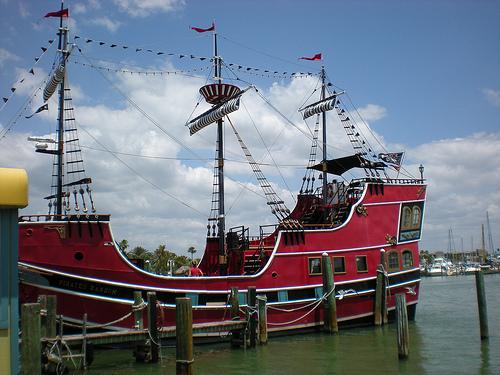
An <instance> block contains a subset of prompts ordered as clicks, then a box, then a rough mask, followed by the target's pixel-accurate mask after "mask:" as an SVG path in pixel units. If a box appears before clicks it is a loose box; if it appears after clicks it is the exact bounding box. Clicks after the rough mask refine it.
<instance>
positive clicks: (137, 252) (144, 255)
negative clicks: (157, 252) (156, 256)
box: [127, 246, 151, 260]
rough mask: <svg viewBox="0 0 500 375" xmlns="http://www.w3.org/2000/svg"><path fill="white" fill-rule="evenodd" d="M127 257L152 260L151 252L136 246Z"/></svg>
mask: <svg viewBox="0 0 500 375" xmlns="http://www.w3.org/2000/svg"><path fill="white" fill-rule="evenodd" d="M127 257H128V258H130V259H143V260H150V259H151V252H149V251H148V250H146V249H145V248H143V247H142V246H136V247H134V248H133V249H132V250H130V251H129V252H127Z"/></svg>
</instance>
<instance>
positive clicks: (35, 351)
mask: <svg viewBox="0 0 500 375" xmlns="http://www.w3.org/2000/svg"><path fill="white" fill-rule="evenodd" d="M21 327H22V335H21V337H22V345H21V374H22V375H34V374H41V372H42V358H41V351H42V348H41V341H40V338H41V323H40V304H39V303H25V304H23V305H22V307H21Z"/></svg>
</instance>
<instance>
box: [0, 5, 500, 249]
mask: <svg viewBox="0 0 500 375" xmlns="http://www.w3.org/2000/svg"><path fill="white" fill-rule="evenodd" d="M65 6H67V7H69V9H70V18H69V27H70V29H71V33H70V40H71V41H73V38H74V37H75V36H79V37H80V38H78V39H76V40H75V42H76V44H77V45H78V47H79V48H80V49H81V50H82V51H81V53H80V51H78V50H77V49H74V50H73V54H72V56H71V59H70V62H69V64H68V72H69V80H70V85H71V88H72V97H73V101H74V105H75V116H76V121H77V125H78V126H79V129H80V133H79V135H80V143H81V146H82V149H83V151H84V158H85V163H86V164H85V165H86V170H87V172H88V174H89V175H90V176H91V177H92V178H93V180H94V183H93V189H94V200H95V202H96V206H97V208H98V210H99V212H108V213H111V215H112V223H113V231H114V234H115V237H116V238H117V239H118V240H120V239H122V238H126V239H128V240H129V242H130V243H131V244H132V246H135V245H142V246H145V247H147V248H154V247H156V246H157V245H158V244H160V243H166V244H167V247H168V248H170V249H172V250H175V251H177V252H178V253H185V252H186V250H187V248H188V247H189V246H195V247H196V248H197V249H199V251H201V248H202V247H203V242H204V236H205V233H206V217H207V214H208V212H209V209H210V199H211V189H212V164H213V160H212V159H213V155H214V140H215V132H214V127H213V126H212V127H208V128H206V129H203V130H202V131H200V132H199V133H198V134H196V135H194V136H192V137H190V136H189V131H188V130H187V128H185V126H184V124H185V123H186V121H187V120H188V119H189V118H190V117H192V114H193V113H194V114H195V115H196V114H199V113H201V111H202V110H203V109H206V108H208V107H207V106H206V104H203V103H201V104H200V105H199V106H198V107H196V108H195V105H196V103H197V101H198V99H199V97H198V89H199V87H200V86H202V85H204V84H205V83H206V82H207V80H209V78H210V62H209V61H208V60H201V59H198V58H195V59H191V58H190V57H189V56H190V55H194V56H197V57H210V56H211V55H212V52H213V51H212V40H211V35H209V34H210V33H203V34H198V33H195V32H193V31H191V30H190V29H189V27H190V26H197V27H208V26H210V24H211V22H212V21H213V20H214V19H215V21H216V24H217V31H218V35H219V49H220V54H221V55H222V56H223V58H224V62H225V63H226V64H235V65H233V67H237V66H238V65H241V66H242V67H243V68H241V69H235V70H234V72H233V73H231V72H230V71H229V70H227V69H226V70H225V71H224V74H225V77H226V79H227V80H228V82H234V81H231V80H230V79H231V78H236V77H237V78H238V79H239V81H238V82H237V84H238V85H239V86H240V87H242V88H244V87H247V86H248V85H249V84H253V85H255V86H256V87H257V89H258V93H257V92H255V91H254V90H251V91H249V92H248V94H245V97H244V99H243V105H242V107H241V108H240V110H239V111H238V112H237V113H236V114H235V115H234V116H233V117H232V119H233V122H234V124H235V126H236V127H237V129H238V131H239V132H240V133H241V135H242V137H243V138H244V140H245V142H246V144H247V145H248V146H249V148H250V150H251V151H252V153H253V155H254V158H255V159H256V160H258V161H259V162H262V163H266V164H276V165H278V166H279V168H274V167H267V166H263V167H262V169H263V171H264V173H265V174H266V175H267V176H268V177H269V179H270V180H271V181H272V184H273V186H274V188H275V190H276V192H277V193H278V195H280V196H281V197H282V198H283V199H284V200H285V201H286V203H287V205H288V206H289V207H290V208H291V207H292V206H293V202H294V195H295V194H296V192H297V190H298V189H299V188H300V183H301V181H302V175H303V173H304V169H303V166H304V164H305V163H306V162H307V158H308V155H309V147H310V137H309V136H308V129H307V127H306V125H305V124H304V122H302V121H301V120H300V117H299V115H298V113H297V108H298V107H300V106H301V105H302V104H303V103H304V100H305V99H307V98H308V96H309V94H310V93H311V92H313V90H314V89H315V87H317V79H316V78H314V77H309V78H295V79H290V78H287V77H289V75H290V73H291V72H315V73H317V72H318V71H319V69H320V66H321V64H324V65H325V69H326V71H327V74H328V78H329V80H330V81H331V82H332V83H333V84H334V85H335V86H337V87H339V88H341V89H344V90H346V95H345V101H346V103H348V104H349V105H351V106H352V108H353V109H356V110H357V111H359V113H360V114H361V116H362V117H363V119H364V120H365V121H366V123H367V125H368V126H369V128H370V130H371V131H372V132H373V133H374V134H375V135H376V137H377V139H378V140H379V141H380V143H381V144H382V145H383V147H384V148H385V149H387V150H390V151H404V152H405V172H404V174H405V175H407V174H409V175H413V176H418V175H419V173H418V166H419V165H420V164H423V165H424V166H425V172H424V174H425V177H426V179H427V180H428V183H429V189H428V201H427V208H426V218H425V228H424V238H423V240H422V242H421V248H423V249H429V250H446V249H447V248H448V231H449V229H452V231H453V235H454V248H455V249H456V250H457V251H460V250H461V248H462V243H463V248H464V249H465V250H468V249H470V247H471V246H472V244H473V245H474V247H478V246H479V243H480V232H481V224H482V223H486V211H488V213H489V216H490V222H491V229H492V234H493V242H494V246H495V247H496V248H497V247H500V225H499V224H500V191H499V186H500V153H499V149H500V126H499V125H500V74H499V70H498V67H499V66H500V50H499V49H498V47H497V46H498V45H499V43H500V23H499V22H498V20H499V19H500V3H499V2H497V1H484V0H481V1H465V0H459V1H456V0H454V1H422V0H420V1H406V2H401V1H377V2H372V1H361V0H359V1H349V2H346V1H308V2H301V1H272V2H271V1H252V2H239V1H212V2H207V1H189V0H148V1H139V0H109V1H105V2H101V1H96V0H81V1H66V2H65ZM59 7H60V2H57V1H48V0H44V1H36V2H33V1H22V0H16V1H14V0H0V20H1V22H0V96H2V97H5V98H8V99H9V100H8V102H7V103H6V104H5V105H4V106H3V107H2V109H1V110H0V138H1V139H0V166H2V167H20V168H26V169H27V170H28V172H29V176H30V206H29V207H28V208H27V209H25V210H24V211H23V212H25V213H45V212H46V211H47V208H46V202H45V201H44V200H43V199H41V198H42V197H43V196H46V195H48V194H49V192H50V188H49V186H50V179H51V177H50V174H51V160H49V159H50V157H49V156H46V155H41V154H35V152H34V147H33V144H32V143H30V142H27V141H26V138H27V137H28V136H30V135H31V136H33V135H34V136H53V134H54V131H55V126H56V121H55V118H56V116H57V109H56V108H57V106H56V103H55V102H54V101H50V102H49V111H47V112H42V113H40V114H39V115H36V116H35V117H33V118H32V119H29V120H27V119H25V118H24V116H26V115H29V114H31V113H32V112H33V111H34V110H35V109H36V108H38V107H39V106H40V105H41V103H42V102H41V101H42V99H41V97H40V96H41V95H40V94H39V92H37V89H38V88H39V87H43V86H44V84H43V82H44V80H46V79H47V75H48V74H49V72H50V70H51V68H52V64H53V62H54V57H55V52H56V45H55V43H53V44H52V45H50V44H48V42H47V41H48V40H49V39H54V38H56V35H55V33H56V31H57V26H58V20H57V19H54V18H43V15H45V14H46V13H47V12H50V11H56V10H58V9H59ZM88 39H91V40H92V42H88V43H87V42H86V40H88ZM99 42H103V43H102V44H101V43H99ZM113 44H116V47H111V45H113ZM123 46H126V47H128V48H123ZM41 47H48V50H47V51H46V52H45V53H42V52H43V50H42V49H41ZM137 49H140V51H137ZM148 49H150V50H151V51H153V52H147V50H148ZM158 52H163V54H158ZM318 52H321V53H323V56H324V60H323V61H322V62H321V63H318V62H305V61H302V60H298V59H297V58H298V57H300V56H312V55H314V54H315V53H318ZM169 53H171V54H173V55H169ZM180 55H182V56H185V57H182V58H180ZM38 57H40V59H39V60H38V62H37V63H36V64H35V58H38ZM89 65H92V66H93V67H91V66H89ZM245 67H251V68H258V69H260V70H259V71H255V70H247V69H246V68H245ZM31 68H33V73H34V74H30V73H29V70H30V69H31ZM99 68H100V69H99ZM104 68H105V69H104ZM108 69H109V70H108ZM116 70H121V71H122V72H116ZM263 70H270V71H273V72H274V71H277V72H279V76H280V77H279V78H277V77H263V76H261V75H260V73H261V72H262V71H263ZM123 71H125V73H124V72H123ZM139 72H140V73H145V72H148V73H149V72H163V74H161V75H160V74H156V75H151V74H148V75H147V76H146V75H145V74H138V73H139ZM166 72H169V73H171V74H167V73H166ZM174 72H175V74H173V73H174ZM284 72H286V73H287V74H282V73H284ZM283 77H285V78H283ZM21 80H22V83H21ZM13 87H15V88H16V90H15V92H14V93H12V92H11V88H13ZM34 93H37V95H36V96H35V97H34V98H32V95H33V94H34ZM262 97H264V98H266V100H268V101H270V102H271V103H272V104H273V106H274V107H275V108H277V109H278V110H279V112H280V113H281V114H283V115H285V116H286V117H287V118H288V119H289V120H290V122H288V121H286V120H284V118H283V117H282V116H281V115H280V114H278V113H277V112H276V111H274V110H273V109H272V108H271V107H270V106H269V105H268V104H266V102H265V101H264V100H263V99H262ZM351 101H352V103H351ZM3 104H4V103H3V101H1V102H0V105H3ZM193 111H194V112H193ZM329 120H330V122H329V123H330V126H329V143H330V145H331V146H330V148H329V149H328V153H329V155H330V157H335V156H344V155H346V154H347V153H348V149H347V144H346V143H347V139H346V136H345V134H343V133H342V132H341V131H340V130H339V129H338V128H337V127H336V125H338V124H337V123H336V121H335V119H334V118H330V119H329ZM291 123H293V124H294V125H295V126H292V124H291ZM309 125H310V126H312V125H313V124H312V123H310V124H309ZM366 133H369V132H368V131H366ZM234 138H235V137H234V135H233V134H232V131H231V130H230V128H228V127H226V134H225V140H226V147H225V151H226V157H227V162H226V168H227V169H226V171H227V177H228V180H227V185H226V192H227V201H226V207H227V211H228V215H227V220H228V226H233V225H234V226H236V225H242V224H245V225H251V226H252V227H251V231H252V232H253V233H257V232H258V226H257V225H258V224H268V223H273V217H272V216H271V215H270V213H269V212H268V211H269V209H268V207H267V205H266V204H265V200H264V199H263V194H262V193H261V192H260V191H259V188H258V185H257V184H256V183H255V179H254V178H253V176H252V174H251V171H250V167H249V166H248V165H246V164H245V163H243V161H244V157H243V156H242V153H241V150H240V149H239V146H238V144H237V142H235V140H234ZM262 139H264V142H262ZM373 143H374V144H373V145H374V146H379V145H378V143H377V142H373ZM268 150H270V151H271V152H270V153H271V155H272V157H271V156H269V154H270V153H269V152H268ZM346 177H349V176H346Z"/></svg>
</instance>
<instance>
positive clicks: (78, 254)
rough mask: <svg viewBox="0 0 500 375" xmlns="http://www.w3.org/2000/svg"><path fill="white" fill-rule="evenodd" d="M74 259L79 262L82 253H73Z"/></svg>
mask: <svg viewBox="0 0 500 375" xmlns="http://www.w3.org/2000/svg"><path fill="white" fill-rule="evenodd" d="M75 259H76V260H78V261H81V260H82V259H83V253H81V252H80V251H77V252H76V253H75Z"/></svg>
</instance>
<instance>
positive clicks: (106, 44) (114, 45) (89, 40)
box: [73, 35, 212, 61]
mask: <svg viewBox="0 0 500 375" xmlns="http://www.w3.org/2000/svg"><path fill="white" fill-rule="evenodd" d="M73 39H74V41H75V44H76V43H77V42H76V40H77V39H81V40H82V41H84V42H85V44H95V45H98V46H99V47H107V48H114V49H122V50H129V51H132V52H133V51H135V52H136V53H139V52H141V53H151V54H153V55H156V56H161V55H165V56H173V57H177V58H179V59H184V58H187V59H191V60H200V61H205V60H209V61H211V60H212V58H211V57H202V56H195V55H191V54H180V53H172V52H163V51H158V50H154V49H151V48H146V47H132V46H126V45H124V44H121V43H110V42H103V41H100V40H95V39H92V38H85V37H81V36H78V35H75V37H74V38H73ZM85 44H83V45H85ZM81 46H82V45H81Z"/></svg>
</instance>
